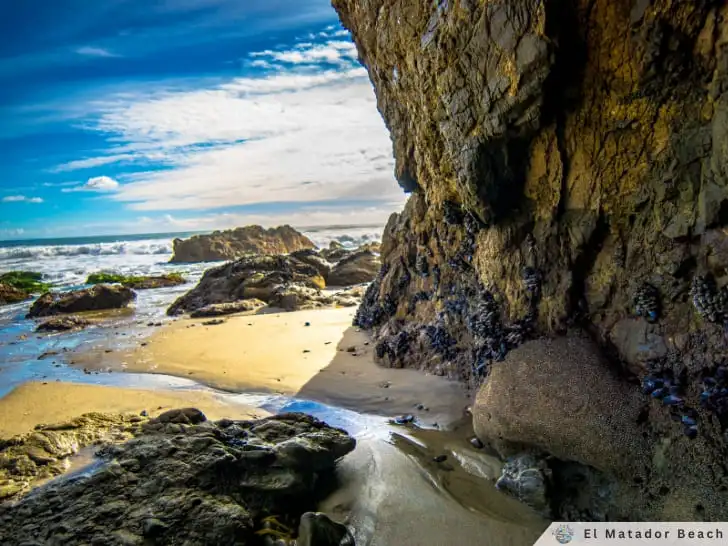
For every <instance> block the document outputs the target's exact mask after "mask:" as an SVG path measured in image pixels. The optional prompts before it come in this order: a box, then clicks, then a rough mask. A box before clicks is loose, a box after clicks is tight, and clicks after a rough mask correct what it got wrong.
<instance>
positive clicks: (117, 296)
mask: <svg viewBox="0 0 728 546" xmlns="http://www.w3.org/2000/svg"><path fill="white" fill-rule="evenodd" d="M135 299H136V294H135V293H134V291H133V290H131V289H130V288H127V287H125V286H119V285H108V284H97V285H96V286H92V287H91V288H86V289H84V290H73V291H70V292H46V293H45V294H43V295H42V296H40V297H39V298H38V299H37V300H35V301H34V302H33V305H32V306H31V307H30V310H29V311H28V318H35V317H49V316H52V315H61V314H66V313H80V312H83V311H101V310H105V309H120V308H122V307H127V306H128V305H129V304H130V303H132V302H133V301H134V300H135Z"/></svg>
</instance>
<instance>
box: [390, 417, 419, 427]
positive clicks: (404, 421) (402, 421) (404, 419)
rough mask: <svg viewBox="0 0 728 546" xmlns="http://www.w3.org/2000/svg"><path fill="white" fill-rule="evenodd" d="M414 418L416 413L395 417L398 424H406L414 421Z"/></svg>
mask: <svg viewBox="0 0 728 546" xmlns="http://www.w3.org/2000/svg"><path fill="white" fill-rule="evenodd" d="M414 420H415V417H414V415H400V416H399V417H395V418H394V423H395V424H396V425H406V424H409V423H412V422H413V421H414Z"/></svg>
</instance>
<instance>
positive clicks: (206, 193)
mask: <svg viewBox="0 0 728 546" xmlns="http://www.w3.org/2000/svg"><path fill="white" fill-rule="evenodd" d="M299 45H300V44H299ZM295 55H301V57H297V56H295ZM355 55H356V50H355V48H354V46H353V44H352V43H351V42H346V41H342V40H332V41H328V42H326V43H325V44H321V45H311V46H308V47H305V48H303V49H301V48H295V47H294V48H292V49H290V50H287V51H272V50H268V51H261V52H258V53H254V54H251V56H250V57H251V58H252V59H253V61H251V62H255V61H263V62H269V61H271V60H277V61H281V62H285V60H286V59H289V60H290V66H289V68H287V69H279V70H277V71H275V72H269V73H266V75H265V76H261V77H242V78H235V79H231V80H229V81H227V82H225V83H223V84H218V85H215V86H211V87H208V88H204V89H196V90H158V91H156V92H149V91H144V92H138V93H136V94H134V93H128V92H127V93H125V94H123V95H121V94H120V95H116V96H107V97H105V98H103V99H102V100H98V101H96V102H94V103H91V104H90V105H89V108H90V109H91V111H92V115H91V116H90V122H91V123H92V124H93V125H92V126H93V128H95V129H96V130H98V131H100V132H103V133H104V134H105V135H111V136H110V141H112V142H118V143H119V145H118V146H116V147H115V148H113V149H112V150H110V151H109V155H108V156H102V157H99V158H86V159H82V160H78V161H76V162H72V163H70V164H66V165H65V166H61V168H63V169H69V170H70V168H84V167H87V166H94V165H102V164H108V163H112V162H117V161H124V162H128V161H140V160H145V161H151V162H157V163H158V164H162V165H163V166H164V167H165V168H164V169H153V170H149V171H147V172H135V173H133V174H127V175H124V177H123V178H122V181H123V182H124V184H123V185H118V184H117V185H116V186H114V188H109V189H115V190H117V191H115V192H114V193H113V194H111V195H109V198H110V199H114V200H118V201H121V202H125V203H128V206H129V207H130V208H132V209H135V210H140V211H155V210H156V211H179V210H202V209H214V208H223V207H234V206H240V205H250V204H256V203H277V202H299V203H306V202H320V201H333V200H347V201H357V200H358V201H363V200H366V201H370V202H373V201H377V202H401V199H402V192H401V190H400V189H399V188H398V186H397V184H396V182H395V181H394V177H393V159H392V148H391V141H390V139H389V135H388V132H387V130H386V128H385V126H384V122H383V121H382V119H381V116H380V115H379V113H378V111H377V106H376V100H375V97H374V92H373V90H372V87H371V84H370V82H369V80H368V78H367V73H366V70H365V69H364V68H362V67H361V66H359V65H358V64H357V63H356V62H355V61H353V56H355ZM300 59H304V60H306V59H308V60H311V62H315V63H320V62H322V61H326V62H328V61H331V60H334V59H336V60H337V62H336V63H334V64H333V65H332V64H328V65H326V66H328V68H326V69H324V68H323V67H322V66H323V65H317V64H313V65H311V66H305V67H303V66H300V65H301V64H305V63H299V62H298V60H300ZM299 66H300V68H299ZM129 156H132V157H129ZM114 182H115V181H114ZM87 189H89V188H88V184H86V185H83V186H79V187H77V188H72V189H70V190H63V191H85V190H87ZM391 210H393V209H388V212H391ZM345 216H346V215H345V214H344V215H343V216H342V218H344V217H345Z"/></svg>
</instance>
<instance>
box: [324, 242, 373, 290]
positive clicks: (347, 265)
mask: <svg viewBox="0 0 728 546" xmlns="http://www.w3.org/2000/svg"><path fill="white" fill-rule="evenodd" d="M380 267H381V263H380V261H379V258H378V257H377V256H376V255H375V254H374V253H373V252H371V251H369V250H363V251H360V252H355V253H353V254H351V255H350V256H347V257H346V258H343V259H342V260H341V261H339V262H338V263H337V264H336V265H335V266H334V267H333V269H332V270H331V273H330V274H329V280H328V283H329V284H330V285H331V286H350V285H352V284H360V283H366V282H371V281H373V280H374V279H375V278H376V276H377V273H379V269H380Z"/></svg>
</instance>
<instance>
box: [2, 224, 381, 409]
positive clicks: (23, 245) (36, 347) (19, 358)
mask: <svg viewBox="0 0 728 546" xmlns="http://www.w3.org/2000/svg"><path fill="white" fill-rule="evenodd" d="M299 231H301V232H303V233H304V234H305V235H307V236H308V237H309V238H310V239H311V240H312V241H313V242H314V243H315V244H316V245H317V246H318V247H319V248H324V247H327V246H328V245H329V243H331V241H337V242H339V243H341V244H342V245H344V246H345V247H347V248H356V247H358V246H360V245H361V244H364V243H367V242H372V241H379V240H380V239H381V235H382V231H383V227H376V226H324V227H315V228H299ZM197 233H206V232H186V233H155V234H141V235H104V236H98V237H75V238H64V239H36V240H32V239H26V240H21V241H0V273H5V272H8V271H16V270H30V271H38V272H40V273H43V275H44V281H45V282H48V283H50V284H51V285H52V289H53V290H73V289H77V288H83V287H84V286H85V284H84V283H85V281H86V278H87V277H88V276H89V274H91V273H95V272H98V271H114V272H119V273H122V274H124V275H157V274H164V273H172V272H179V273H182V274H183V275H184V276H185V277H186V278H187V279H188V281H189V282H188V283H186V284H184V285H180V286H175V287H171V288H162V289H157V290H141V291H139V292H138V294H137V300H136V303H135V308H134V312H133V313H118V314H111V315H110V316H109V317H108V318H107V320H105V321H104V323H103V326H98V327H96V326H94V327H90V328H87V329H85V330H82V331H80V332H70V333H61V334H55V335H47V334H43V335H38V334H35V332H34V330H35V323H34V321H32V320H28V319H26V318H25V315H26V313H27V311H28V308H29V307H30V305H31V303H32V301H26V302H22V303H18V304H15V305H6V306H0V396H3V395H4V394H6V393H7V392H9V391H10V390H11V389H12V388H13V387H15V386H17V385H19V384H21V383H23V382H25V381H28V380H35V381H48V380H56V379H58V380H62V381H63V380H72V381H82V382H90V383H95V384H118V383H119V382H122V383H123V384H125V385H129V381H132V383H133V378H132V377H130V375H133V374H124V375H125V377H123V378H120V377H119V374H102V375H88V374H84V373H83V371H82V370H78V369H76V368H74V367H73V366H67V365H66V362H65V359H64V358H63V355H64V354H66V353H68V354H70V353H71V352H73V351H75V350H79V349H83V348H84V347H89V348H91V347H101V346H104V347H120V346H122V345H124V344H126V343H130V344H131V343H135V342H138V340H139V338H140V337H145V336H147V335H149V334H151V333H152V332H153V331H154V329H155V328H156V327H157V326H158V325H161V324H163V323H164V322H167V321H169V320H172V319H170V318H169V317H167V316H166V309H167V307H168V306H169V305H170V304H171V303H172V302H173V301H174V300H175V299H176V298H177V297H179V296H180V295H182V294H183V293H185V292H186V291H188V290H190V289H191V288H192V287H193V286H194V285H195V284H196V283H197V282H198V281H199V279H200V277H201V276H202V274H203V273H204V271H205V270H206V269H209V268H210V267H214V266H215V265H216V263H197V264H170V263H168V262H169V260H170V258H171V257H172V241H173V240H174V239H175V238H176V237H180V238H186V237H190V236H192V235H194V234H197ZM207 233H209V232H207ZM140 380H143V381H144V382H149V381H154V378H149V377H145V378H140Z"/></svg>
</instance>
